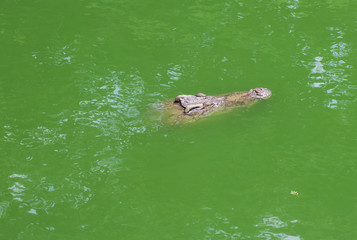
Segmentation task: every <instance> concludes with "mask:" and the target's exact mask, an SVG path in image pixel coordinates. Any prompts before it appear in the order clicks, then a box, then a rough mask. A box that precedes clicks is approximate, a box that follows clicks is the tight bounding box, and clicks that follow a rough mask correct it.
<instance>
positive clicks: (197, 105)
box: [160, 88, 271, 125]
mask: <svg viewBox="0 0 357 240" xmlns="http://www.w3.org/2000/svg"><path fill="white" fill-rule="evenodd" d="M270 96H271V91H270V90H269V89H267V88H254V89H251V90H249V91H247V92H234V93H228V94H223V95H218V96H206V95H205V94H203V93H198V94H196V95H179V96H177V97H176V98H175V100H174V101H172V100H169V101H166V102H163V103H161V104H160V105H161V107H162V109H163V120H164V122H166V123H167V124H169V125H175V124H183V123H190V122H193V121H196V120H198V119H200V118H203V117H205V116H209V115H211V114H212V113H215V112H218V111H227V110H231V109H234V108H237V107H247V106H251V105H252V104H254V103H256V102H259V101H260V100H263V99H268V98H269V97H270Z"/></svg>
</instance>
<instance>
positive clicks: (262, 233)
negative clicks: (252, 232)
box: [256, 216, 301, 240]
mask: <svg viewBox="0 0 357 240" xmlns="http://www.w3.org/2000/svg"><path fill="white" fill-rule="evenodd" d="M297 222H298V221H297V220H292V221H290V222H289V224H288V223H287V222H284V221H282V220H281V219H280V218H279V217H277V216H269V217H263V218H262V222H261V223H258V224H256V227H257V228H259V229H260V230H259V235H258V236H257V238H258V239H267V240H270V239H281V240H300V239H301V238H300V236H294V235H290V234H287V233H284V232H286V231H288V230H287V229H291V226H290V228H289V227H288V225H292V224H295V223H297ZM278 229H279V230H278ZM281 231H283V232H281Z"/></svg>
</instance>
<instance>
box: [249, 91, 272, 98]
mask: <svg viewBox="0 0 357 240" xmlns="http://www.w3.org/2000/svg"><path fill="white" fill-rule="evenodd" d="M248 94H249V96H251V97H252V98H257V99H267V98H270V96H271V91H270V90H269V89H267V88H254V89H250V91H249V92H248Z"/></svg>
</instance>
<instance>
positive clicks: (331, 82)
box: [302, 27, 357, 109]
mask: <svg viewBox="0 0 357 240" xmlns="http://www.w3.org/2000/svg"><path fill="white" fill-rule="evenodd" d="M327 31H329V32H330V36H331V41H330V44H331V45H330V46H329V49H320V51H319V55H318V56H315V57H314V58H313V59H314V61H312V62H310V63H308V64H307V65H305V67H306V68H309V69H310V74H309V79H310V80H309V85H310V86H311V87H312V88H320V89H322V92H323V93H324V94H325V95H326V99H327V100H326V102H325V103H324V104H325V106H327V107H329V108H331V109H345V108H346V106H347V105H349V104H350V103H351V102H352V99H353V94H352V91H353V90H355V89H356V88H357V86H356V85H355V84H352V83H351V82H350V81H349V80H350V78H351V75H352V73H351V69H352V65H350V64H349V62H350V53H351V47H352V46H351V44H348V43H346V42H343V39H344V31H342V30H341V29H340V28H338V27H329V28H327ZM313 52H315V51H314V50H313V49H311V48H310V47H308V45H305V47H304V48H303V49H302V53H303V54H304V55H308V56H311V54H313ZM346 99H347V100H346Z"/></svg>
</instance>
